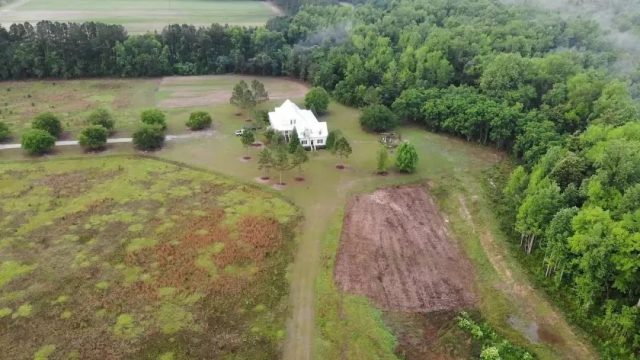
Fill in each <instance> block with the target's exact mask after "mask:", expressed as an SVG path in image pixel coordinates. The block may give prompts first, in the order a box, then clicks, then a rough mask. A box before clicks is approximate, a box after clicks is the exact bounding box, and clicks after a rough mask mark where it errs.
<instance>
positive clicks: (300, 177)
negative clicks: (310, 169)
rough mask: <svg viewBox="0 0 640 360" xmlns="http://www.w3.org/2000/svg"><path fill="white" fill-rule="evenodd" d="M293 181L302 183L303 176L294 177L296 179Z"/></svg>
mask: <svg viewBox="0 0 640 360" xmlns="http://www.w3.org/2000/svg"><path fill="white" fill-rule="evenodd" d="M295 180H296V181H297V182H303V181H304V176H296V177H295Z"/></svg>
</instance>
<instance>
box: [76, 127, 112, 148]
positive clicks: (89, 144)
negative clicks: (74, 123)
mask: <svg viewBox="0 0 640 360" xmlns="http://www.w3.org/2000/svg"><path fill="white" fill-rule="evenodd" d="M108 136H109V131H108V130H107V129H105V128H104V127H103V126H101V125H92V126H89V127H88V128H86V129H84V130H82V132H81V133H80V136H79V137H78V142H79V143H80V146H82V148H83V149H85V150H91V151H95V150H102V149H104V148H105V146H107V137H108Z"/></svg>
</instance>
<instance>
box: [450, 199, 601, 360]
mask: <svg viewBox="0 0 640 360" xmlns="http://www.w3.org/2000/svg"><path fill="white" fill-rule="evenodd" d="M458 200H459V202H460V215H461V216H462V218H463V219H465V220H466V221H467V222H468V223H469V225H470V226H471V229H472V231H473V233H475V234H476V235H477V236H478V237H479V239H480V243H481V245H482V248H483V250H484V253H485V254H486V256H487V258H488V259H489V262H490V263H491V265H492V266H493V268H494V270H495V271H496V273H497V275H498V276H499V278H500V282H501V285H502V286H501V288H500V290H501V291H502V292H503V293H504V294H505V295H506V296H507V297H508V298H510V300H511V301H512V303H514V304H519V308H520V309H521V310H523V311H524V315H525V316H526V317H527V318H528V320H529V321H533V322H535V323H537V324H538V325H541V326H542V325H545V326H546V327H548V328H550V329H554V331H555V335H556V336H557V339H558V340H559V341H558V342H557V343H556V344H555V345H556V346H555V348H556V349H557V350H558V351H560V352H561V355H562V357H563V358H564V359H584V360H586V359H596V358H598V357H597V355H596V353H595V351H594V350H593V348H592V347H591V345H589V344H588V342H587V341H586V340H585V339H583V338H582V337H581V336H579V335H578V334H576V332H575V331H574V329H573V328H572V327H571V325H569V324H568V323H567V321H566V320H565V318H564V317H563V316H562V314H561V313H560V312H559V311H558V310H557V309H556V308H555V307H554V306H553V305H552V304H551V303H549V302H548V301H547V300H546V299H545V298H544V297H543V296H541V294H540V292H539V291H538V290H536V289H534V288H533V287H532V286H531V285H530V284H529V282H528V281H527V279H526V278H525V277H524V274H521V273H520V271H521V270H520V269H516V268H514V267H513V264H511V263H510V261H509V260H508V259H507V258H508V254H507V251H508V250H507V249H506V248H505V246H504V244H499V243H498V242H497V240H496V239H495V238H494V236H493V234H492V232H491V230H490V229H488V228H486V227H484V226H482V225H483V224H482V221H481V220H479V219H474V217H473V216H472V215H471V212H470V211H469V208H468V206H467V200H466V198H465V197H464V196H463V195H459V197H458Z"/></svg>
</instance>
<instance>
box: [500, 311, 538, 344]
mask: <svg viewBox="0 0 640 360" xmlns="http://www.w3.org/2000/svg"><path fill="white" fill-rule="evenodd" d="M507 323H508V324H509V325H511V327H512V328H514V329H515V330H517V331H518V332H519V333H520V334H522V336H524V337H525V338H527V340H529V341H530V342H532V343H534V344H537V343H539V342H540V329H539V326H538V323H537V322H535V321H531V322H527V321H525V320H523V319H521V318H519V317H517V316H515V315H509V317H508V318H507Z"/></svg>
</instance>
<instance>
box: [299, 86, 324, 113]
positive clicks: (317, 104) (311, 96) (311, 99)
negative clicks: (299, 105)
mask: <svg viewBox="0 0 640 360" xmlns="http://www.w3.org/2000/svg"><path fill="white" fill-rule="evenodd" d="M304 107H306V108H307V109H309V110H311V111H313V112H314V113H315V114H316V115H323V114H324V113H326V112H327V109H328V108H329V93H328V92H327V90H325V89H324V88H321V87H313V88H311V89H310V90H309V92H308V93H307V94H306V95H305V96H304Z"/></svg>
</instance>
